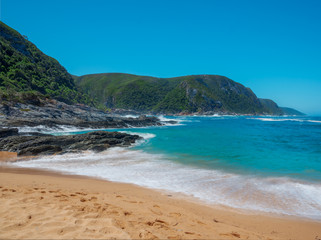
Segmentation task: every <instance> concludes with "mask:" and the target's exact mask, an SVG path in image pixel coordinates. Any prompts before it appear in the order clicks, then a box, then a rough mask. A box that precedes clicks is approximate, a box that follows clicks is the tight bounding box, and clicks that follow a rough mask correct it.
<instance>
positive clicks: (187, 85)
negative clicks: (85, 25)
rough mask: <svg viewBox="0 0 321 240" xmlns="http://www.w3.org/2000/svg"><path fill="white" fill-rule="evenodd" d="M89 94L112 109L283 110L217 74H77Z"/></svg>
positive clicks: (163, 111) (183, 111) (174, 111)
mask: <svg viewBox="0 0 321 240" xmlns="http://www.w3.org/2000/svg"><path fill="white" fill-rule="evenodd" d="M74 79H75V82H76V84H77V85H78V86H79V87H80V88H82V89H83V91H84V92H86V93H87V94H88V95H90V96H92V97H95V98H96V99H97V101H98V102H100V103H101V104H104V105H105V106H107V107H108V108H111V109H126V110H135V111H139V112H150V113H158V114H189V113H190V114H191V113H200V114H214V113H221V114H273V115H282V114H284V111H283V109H282V108H279V107H278V105H277V104H276V103H274V102H273V101H272V100H269V99H259V98H257V96H256V95H255V94H254V93H253V92H252V90H251V89H249V88H246V87H244V86H243V85H242V84H240V83H237V82H234V81H233V80H231V79H229V78H227V77H224V76H218V75H191V76H182V77H175V78H155V77H149V76H137V75H131V74H123V73H105V74H91V75H84V76H80V77H76V76H74Z"/></svg>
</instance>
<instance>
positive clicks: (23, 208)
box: [0, 167, 321, 240]
mask: <svg viewBox="0 0 321 240" xmlns="http://www.w3.org/2000/svg"><path fill="white" fill-rule="evenodd" d="M0 193H1V198H0V216H1V218H0V238H2V239H26V238H28V239H71V238H75V239H88V238H95V239H157V238H158V239H302V240H305V239H313V240H316V239H320V237H321V223H320V222H313V221H308V220H304V219H290V218H283V217H271V216H262V215H253V214H251V215H245V214H243V213H238V212H235V211H230V210H223V209H218V208H214V207H209V206H206V205H203V204H199V203H196V202H191V201H189V200H188V199H182V197H181V196H175V195H172V194H168V193H162V192H158V191H154V190H150V189H145V188H141V187H138V186H134V185H130V184H122V183H114V182H108V181H103V180H97V179H91V178H86V177H81V176H66V175H61V174H59V173H54V172H47V171H41V170H34V169H23V168H7V167H1V168H0Z"/></svg>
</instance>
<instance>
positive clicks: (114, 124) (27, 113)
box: [0, 100, 162, 129]
mask: <svg viewBox="0 0 321 240" xmlns="http://www.w3.org/2000/svg"><path fill="white" fill-rule="evenodd" d="M40 125H41V126H45V127H51V128H57V129H59V126H61V125H65V126H74V127H79V128H96V129H97V128H128V127H143V126H157V125H162V123H161V122H160V121H159V119H158V118H156V117H146V116H144V115H142V116H140V117H139V118H125V117H120V116H117V117H116V116H112V115H110V114H107V113H105V112H103V111H100V110H97V109H95V108H91V107H88V106H85V105H79V104H78V105H68V104H65V103H62V102H58V101H56V100H48V101H47V102H44V103H43V105H42V106H36V105H30V104H21V103H15V104H11V105H1V104H0V127H23V126H29V127H36V126H40Z"/></svg>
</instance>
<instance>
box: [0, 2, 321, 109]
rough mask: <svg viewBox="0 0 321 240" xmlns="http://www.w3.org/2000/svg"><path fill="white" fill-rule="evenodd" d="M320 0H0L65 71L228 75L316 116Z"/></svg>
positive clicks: (2, 10) (320, 103) (320, 92)
mask: <svg viewBox="0 0 321 240" xmlns="http://www.w3.org/2000/svg"><path fill="white" fill-rule="evenodd" d="M320 13H321V0H300V1H298V0H281V1H280V0H251V1H250V0H117V1H116V0H0V19H1V21H3V22H4V23H6V24H7V25H9V26H10V27H12V28H14V29H15V30H17V31H18V32H20V33H21V34H23V35H26V36H27V37H28V38H29V40H30V41H32V42H33V43H34V44H36V46H37V47H38V48H39V49H40V50H41V51H43V52H44V53H46V54H47V55H49V56H52V57H54V58H56V59H57V60H58V61H59V62H60V63H61V64H62V65H63V66H64V67H65V68H66V69H67V70H68V71H69V72H70V73H71V74H74V75H84V74H91V73H106V72H122V73H132V74H137V75H148V76H155V77H176V76H183V75H191V74H217V75H223V76H226V77H228V78H230V79H232V80H234V81H236V82H239V83H241V84H243V85H245V86H246V87H249V88H251V89H252V90H253V91H254V93H255V94H256V95H257V96H258V97H260V98H269V99H272V100H274V101H275V102H276V103H277V104H278V105H279V106H286V107H293V108H296V109H298V110H300V111H303V112H305V113H307V114H311V115H314V114H317V115H321V14H320Z"/></svg>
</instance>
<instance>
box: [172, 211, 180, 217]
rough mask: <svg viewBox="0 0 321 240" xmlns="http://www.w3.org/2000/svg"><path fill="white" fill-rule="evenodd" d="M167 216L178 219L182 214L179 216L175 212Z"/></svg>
mask: <svg viewBox="0 0 321 240" xmlns="http://www.w3.org/2000/svg"><path fill="white" fill-rule="evenodd" d="M169 215H170V216H171V217H180V216H182V214H180V213H175V212H172V213H169Z"/></svg>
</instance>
